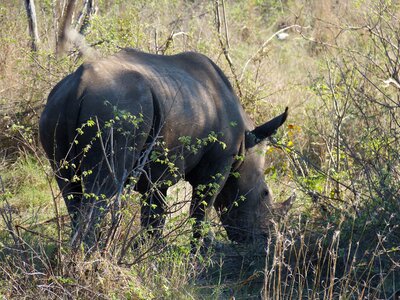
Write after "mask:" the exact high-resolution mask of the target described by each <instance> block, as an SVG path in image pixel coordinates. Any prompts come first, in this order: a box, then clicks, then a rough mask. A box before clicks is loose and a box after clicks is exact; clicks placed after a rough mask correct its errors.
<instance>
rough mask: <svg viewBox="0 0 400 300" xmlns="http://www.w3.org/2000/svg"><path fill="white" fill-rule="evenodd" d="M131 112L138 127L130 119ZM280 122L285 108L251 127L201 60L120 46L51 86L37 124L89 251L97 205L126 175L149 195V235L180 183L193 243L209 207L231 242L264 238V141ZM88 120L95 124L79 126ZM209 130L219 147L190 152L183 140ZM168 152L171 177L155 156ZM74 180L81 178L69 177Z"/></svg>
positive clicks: (144, 211) (145, 219) (100, 208)
mask: <svg viewBox="0 0 400 300" xmlns="http://www.w3.org/2000/svg"><path fill="white" fill-rule="evenodd" d="M124 115H125V116H129V117H128V118H126V119H124V118H123V116H124ZM116 116H119V117H116ZM133 116H135V117H137V118H139V119H140V121H138V122H136V121H132V120H133V119H132V118H133ZM286 117H287V110H286V111H285V112H284V113H283V114H282V115H280V116H278V117H276V118H274V119H273V120H271V121H269V122H267V123H265V124H263V125H261V126H259V127H257V128H254V124H253V122H252V121H251V120H250V118H249V117H248V116H247V114H246V113H245V112H244V110H243V108H242V106H241V105H240V103H239V100H238V98H237V97H236V95H235V93H234V91H233V88H232V86H231V85H230V83H229V82H228V80H227V78H226V76H225V75H224V74H223V73H222V71H221V70H220V69H219V68H218V67H217V66H216V65H215V64H214V63H213V62H212V61H211V60H210V59H208V58H207V57H205V56H203V55H200V54H197V53H190V52H189V53H182V54H178V55H173V56H158V55H152V54H146V53H142V52H139V51H136V50H130V49H126V50H123V51H121V52H119V53H118V54H116V55H114V56H111V57H108V58H105V59H101V60H98V61H96V62H91V63H85V64H83V65H82V66H80V67H79V68H78V69H77V70H76V71H75V72H74V73H72V74H70V75H68V76H67V77H65V78H64V79H63V80H62V81H61V82H59V83H58V84H57V85H56V87H55V88H54V89H53V90H52V92H51V93H50V95H49V98H48V102H47V105H46V107H45V109H44V112H43V114H42V116H41V119H40V138H41V142H42V144H43V147H44V149H45V151H46V153H47V155H48V157H49V159H50V162H51V163H52V166H53V168H54V170H55V172H56V176H57V182H58V184H59V187H60V189H61V191H62V192H63V197H64V199H65V202H66V205H67V208H68V211H69V213H70V215H71V218H72V226H73V229H74V234H75V235H74V237H75V238H76V237H77V236H78V235H79V234H80V235H81V238H82V239H83V240H84V241H85V243H87V244H89V246H90V245H92V244H93V243H94V242H95V239H96V236H97V235H98V233H99V230H97V231H96V228H97V225H98V223H99V221H100V219H101V218H102V216H103V215H104V211H107V209H108V207H107V202H106V201H105V200H102V199H103V198H111V197H112V196H114V195H117V194H119V193H120V192H121V189H122V188H123V186H124V185H125V184H126V183H127V182H128V181H129V180H128V178H129V177H132V176H139V179H138V182H137V184H135V189H136V190H137V191H138V192H140V193H141V194H142V195H144V199H146V200H145V201H143V205H142V208H141V222H142V226H144V227H146V228H147V229H149V232H150V233H153V234H156V235H159V234H160V232H161V230H162V227H163V224H164V220H165V216H164V215H163V213H164V212H165V209H166V207H165V204H164V199H163V197H164V196H165V195H166V191H167V188H168V184H171V183H172V184H173V183H176V182H177V181H178V180H179V179H180V178H184V179H185V180H187V181H188V182H189V183H190V184H191V185H192V186H193V196H192V202H191V215H192V217H194V218H195V219H196V225H195V228H194V237H195V238H199V237H200V232H199V230H198V228H199V226H198V225H199V224H200V222H201V221H203V220H204V217H205V212H206V210H207V208H208V207H212V206H214V207H215V208H216V209H217V212H218V214H219V215H220V218H221V222H222V224H223V225H224V227H225V229H226V231H227V233H228V236H229V238H230V239H231V240H233V241H238V242H241V241H247V240H249V239H252V238H253V237H254V236H255V235H258V234H262V233H263V223H265V219H266V218H267V217H268V215H269V209H270V207H271V201H272V199H271V195H270V192H269V189H268V187H267V185H266V183H265V182H264V156H265V155H264V153H265V149H264V148H265V145H264V143H263V142H262V141H263V140H265V138H267V137H268V136H270V135H271V134H273V133H274V132H275V131H276V130H277V129H278V128H279V127H280V126H281V125H282V124H283V122H284V121H285V120H286ZM88 120H92V121H94V123H95V125H93V124H92V126H86V125H84V124H86V123H87V121H88ZM110 120H113V123H112V124H111V123H110ZM111 125H112V126H111ZM78 128H81V129H82V130H81V132H80V133H79V132H78V131H79V130H78V131H77V129H78ZM99 129H100V131H101V135H99ZM96 134H97V138H96ZM210 134H216V136H217V139H218V141H217V142H210V141H208V142H205V143H202V144H201V145H200V146H196V147H195V150H193V148H192V149H189V147H185V145H184V142H182V137H190V139H189V141H190V144H191V145H196V141H207V140H208V138H209V137H210ZM161 143H163V145H161ZM186 143H187V142H186ZM88 145H89V146H88ZM186 145H187V144H186ZM89 147H90V149H87V148H89ZM166 148H167V149H168V155H167V156H165V155H164V156H162V157H161V158H162V160H165V159H166V158H167V159H168V160H169V161H171V162H173V163H174V164H173V165H174V170H173V171H171V169H170V168H168V167H167V164H165V163H164V164H163V163H160V162H159V161H158V162H157V161H156V159H154V157H155V156H157V155H156V153H157V152H155V151H158V152H163V153H165V149H166ZM238 156H239V157H240V158H241V159H238ZM151 158H152V159H151ZM65 161H67V162H69V163H68V166H67V167H65ZM63 162H64V163H63ZM232 173H235V176H232V175H231V174H232ZM74 175H77V176H78V177H81V179H82V180H81V181H76V180H73V178H74ZM75 178H76V177H75ZM156 182H157V183H160V182H161V183H167V182H168V184H158V185H157V186H158V192H157V193H154V192H152V190H151V187H152V186H153V185H152V183H156ZM211 184H212V186H213V190H212V192H210V189H209V187H210V185H211ZM205 187H206V188H205ZM83 193H86V195H85V196H83ZM88 194H89V195H88ZM100 195H101V196H104V197H100V198H99V199H97V200H96V196H100ZM149 203H150V204H155V205H153V206H149V205H146V204H149ZM205 203H206V204H207V205H205Z"/></svg>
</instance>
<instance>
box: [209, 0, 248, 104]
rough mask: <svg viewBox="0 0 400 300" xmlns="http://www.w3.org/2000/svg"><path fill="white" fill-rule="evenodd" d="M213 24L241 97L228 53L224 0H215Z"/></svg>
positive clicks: (234, 70)
mask: <svg viewBox="0 0 400 300" xmlns="http://www.w3.org/2000/svg"><path fill="white" fill-rule="evenodd" d="M220 6H222V19H223V24H224V35H225V36H224V37H223V36H222V30H221V26H222V23H221V12H220ZM215 24H216V26H217V32H218V40H219V44H220V46H221V49H222V52H223V53H224V56H225V59H226V61H227V62H228V65H229V68H230V69H231V72H232V75H233V79H234V80H235V85H236V88H237V91H238V95H239V98H242V96H243V93H242V89H241V88H240V84H239V79H238V76H237V74H236V68H235V66H234V64H233V61H232V58H231V56H230V54H229V48H230V45H229V33H228V25H227V21H226V14H225V1H224V0H221V3H220V1H219V0H216V1H215Z"/></svg>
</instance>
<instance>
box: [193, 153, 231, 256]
mask: <svg viewBox="0 0 400 300" xmlns="http://www.w3.org/2000/svg"><path fill="white" fill-rule="evenodd" d="M221 161H222V162H223V160H221ZM221 161H219V162H218V163H215V164H208V167H210V166H213V168H208V169H207V168H204V167H203V168H202V170H203V171H204V170H210V169H211V172H207V173H206V174H205V173H200V172H199V173H194V174H196V175H193V176H191V177H190V178H189V182H190V183H191V185H192V187H193V194H192V201H191V205H190V217H191V218H193V219H194V224H193V243H192V245H193V244H194V245H196V244H198V242H199V241H200V240H201V238H202V236H203V232H202V231H203V223H204V221H206V215H207V211H208V210H209V209H210V208H211V207H213V203H214V201H215V198H216V197H217V195H218V194H219V192H220V191H221V189H222V188H223V186H224V184H225V182H226V180H227V179H228V176H229V173H230V169H231V165H232V161H233V159H227V160H225V163H221ZM200 174H201V175H202V176H199V175H200ZM194 248H195V247H194Z"/></svg>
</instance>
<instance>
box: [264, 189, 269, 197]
mask: <svg viewBox="0 0 400 300" xmlns="http://www.w3.org/2000/svg"><path fill="white" fill-rule="evenodd" d="M268 195H269V190H268V189H266V190H264V191H263V196H264V197H268Z"/></svg>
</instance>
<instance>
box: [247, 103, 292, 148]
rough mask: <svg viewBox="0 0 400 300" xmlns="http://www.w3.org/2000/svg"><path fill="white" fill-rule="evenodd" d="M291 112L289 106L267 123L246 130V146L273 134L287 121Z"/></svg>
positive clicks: (255, 143) (253, 144) (251, 145)
mask: <svg viewBox="0 0 400 300" xmlns="http://www.w3.org/2000/svg"><path fill="white" fill-rule="evenodd" d="M288 114H289V108H288V107H286V109H285V112H284V113H282V114H281V115H279V116H277V117H275V118H273V119H272V120H270V121H268V122H267V123H265V124H262V125H260V126H258V127H256V128H255V129H254V130H252V131H248V132H246V139H245V141H246V148H251V147H253V146H255V145H257V144H258V143H260V142H261V141H263V140H264V139H266V138H267V137H269V136H271V135H273V134H274V133H275V132H276V130H277V129H278V128H279V127H280V126H281V125H282V124H283V123H285V121H286V118H287V116H288Z"/></svg>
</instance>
